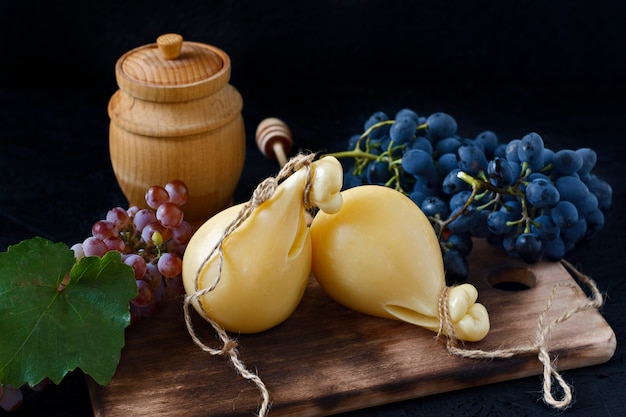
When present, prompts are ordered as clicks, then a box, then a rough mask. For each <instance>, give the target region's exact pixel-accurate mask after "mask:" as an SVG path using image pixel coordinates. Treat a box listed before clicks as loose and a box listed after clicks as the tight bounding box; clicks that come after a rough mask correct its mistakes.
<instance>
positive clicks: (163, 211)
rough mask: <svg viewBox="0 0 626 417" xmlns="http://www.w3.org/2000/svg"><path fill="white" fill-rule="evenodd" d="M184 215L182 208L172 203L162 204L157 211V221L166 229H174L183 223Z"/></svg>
mask: <svg viewBox="0 0 626 417" xmlns="http://www.w3.org/2000/svg"><path fill="white" fill-rule="evenodd" d="M183 217H184V213H183V211H182V210H181V209H180V207H179V206H178V205H177V204H176V203H173V202H171V201H166V202H165V203H163V204H161V205H160V206H159V208H158V209H157V210H156V218H157V220H158V221H159V222H160V223H161V224H162V225H163V226H164V227H165V228H166V229H174V228H176V227H178V226H179V225H180V223H181V222H182V221H183Z"/></svg>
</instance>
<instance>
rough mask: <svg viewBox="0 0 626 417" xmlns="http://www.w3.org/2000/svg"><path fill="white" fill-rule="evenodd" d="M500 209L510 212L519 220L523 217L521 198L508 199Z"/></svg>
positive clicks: (514, 218)
mask: <svg viewBox="0 0 626 417" xmlns="http://www.w3.org/2000/svg"><path fill="white" fill-rule="evenodd" d="M500 211H506V212H507V213H510V214H511V216H512V218H513V220H517V219H519V218H521V217H522V203H521V202H520V201H519V200H507V201H505V202H504V203H502V206H501V207H500Z"/></svg>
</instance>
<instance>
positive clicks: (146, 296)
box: [130, 279, 152, 308]
mask: <svg viewBox="0 0 626 417" xmlns="http://www.w3.org/2000/svg"><path fill="white" fill-rule="evenodd" d="M135 283H136V284H137V295H136V296H135V298H133V299H132V300H131V301H130V302H131V304H133V305H135V306H137V307H140V308H141V307H145V306H147V305H148V304H150V302H151V301H152V289H151V288H150V285H149V284H148V283H147V282H146V281H142V280H140V279H139V280H136V281H135Z"/></svg>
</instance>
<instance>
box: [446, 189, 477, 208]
mask: <svg viewBox="0 0 626 417" xmlns="http://www.w3.org/2000/svg"><path fill="white" fill-rule="evenodd" d="M471 196H472V192H471V191H470V190H465V191H459V192H458V193H456V194H454V195H453V196H452V197H450V201H448V206H449V208H450V211H454V210H456V209H458V208H460V207H462V206H464V205H465V203H467V200H469V199H470V197H471ZM470 204H471V205H474V206H476V201H475V200H474V201H470Z"/></svg>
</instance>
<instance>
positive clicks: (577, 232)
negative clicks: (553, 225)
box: [560, 217, 587, 244]
mask: <svg viewBox="0 0 626 417" xmlns="http://www.w3.org/2000/svg"><path fill="white" fill-rule="evenodd" d="M586 233H587V221H586V220H585V218H584V217H579V218H578V221H576V223H574V224H573V225H571V226H569V227H563V228H561V234H560V236H561V239H563V242H572V243H574V244H575V243H578V242H580V241H581V240H582V239H583V238H584V237H585V234H586Z"/></svg>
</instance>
